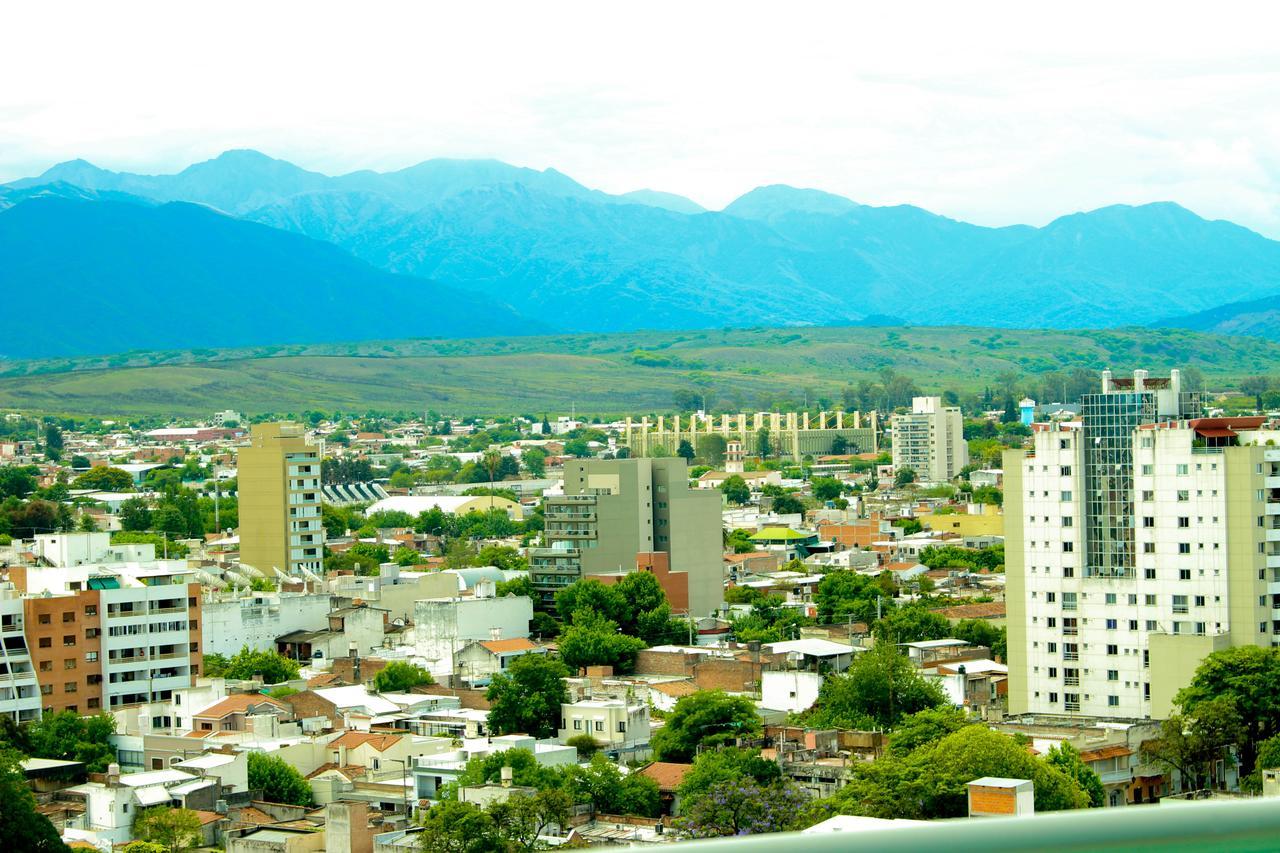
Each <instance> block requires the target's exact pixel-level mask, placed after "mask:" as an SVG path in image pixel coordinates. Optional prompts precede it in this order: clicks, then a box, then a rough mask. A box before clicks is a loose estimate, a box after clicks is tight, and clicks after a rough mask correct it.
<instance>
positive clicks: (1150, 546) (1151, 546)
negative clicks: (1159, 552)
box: [1142, 542, 1156, 554]
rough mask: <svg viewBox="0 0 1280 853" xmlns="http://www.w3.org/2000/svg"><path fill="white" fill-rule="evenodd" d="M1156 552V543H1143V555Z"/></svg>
mask: <svg viewBox="0 0 1280 853" xmlns="http://www.w3.org/2000/svg"><path fill="white" fill-rule="evenodd" d="M1155 552H1156V543H1154V542H1143V543H1142V553H1144V554H1154V553H1155Z"/></svg>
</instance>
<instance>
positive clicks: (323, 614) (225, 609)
mask: <svg viewBox="0 0 1280 853" xmlns="http://www.w3.org/2000/svg"><path fill="white" fill-rule="evenodd" d="M329 602H330V599H329V595H328V594H327V593H321V594H314V593H306V594H302V595H296V594H294V595H291V594H288V593H280V594H274V593H273V594H267V595H260V596H255V597H253V598H244V599H239V600H233V601H210V602H205V604H204V607H203V608H202V610H203V611H204V612H203V616H202V618H203V619H204V623H203V624H202V625H201V633H200V639H201V642H202V647H203V649H204V652H205V654H212V653H216V654H220V655H227V656H228V657H229V656H231V655H234V654H235V653H236V652H238V651H240V649H241V648H242V647H244V646H246V645H247V646H249V648H251V649H256V650H265V649H274V648H275V647H276V643H275V640H276V637H279V636H281V635H282V634H288V633H289V632H290V631H320V630H323V629H325V628H328V627H329V609H330V606H329Z"/></svg>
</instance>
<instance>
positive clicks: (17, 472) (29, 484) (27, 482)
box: [0, 465, 38, 498]
mask: <svg viewBox="0 0 1280 853" xmlns="http://www.w3.org/2000/svg"><path fill="white" fill-rule="evenodd" d="M37 471H38V469H37V468H36V467H35V466H34V465H22V466H18V465H9V466H6V467H4V468H0V498H25V497H26V496H27V495H29V494H31V493H32V492H34V491H35V490H36V476H35V475H36V473H37Z"/></svg>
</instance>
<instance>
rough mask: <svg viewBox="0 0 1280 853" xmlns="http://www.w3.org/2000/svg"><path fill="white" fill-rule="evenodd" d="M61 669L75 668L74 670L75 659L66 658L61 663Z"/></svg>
mask: <svg viewBox="0 0 1280 853" xmlns="http://www.w3.org/2000/svg"><path fill="white" fill-rule="evenodd" d="M62 668H63V669H75V668H76V659H75V658H67V659H66V660H64V661H63V662H62Z"/></svg>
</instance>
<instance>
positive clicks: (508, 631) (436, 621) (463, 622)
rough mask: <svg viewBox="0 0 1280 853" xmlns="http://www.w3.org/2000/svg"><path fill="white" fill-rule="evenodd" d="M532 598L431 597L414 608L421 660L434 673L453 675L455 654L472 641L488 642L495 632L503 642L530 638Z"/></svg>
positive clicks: (416, 638)
mask: <svg viewBox="0 0 1280 853" xmlns="http://www.w3.org/2000/svg"><path fill="white" fill-rule="evenodd" d="M532 618H533V599H531V598H529V597H527V596H515V595H508V596H504V597H502V598H452V599H447V598H432V599H424V600H422V601H419V602H417V604H416V605H415V606H414V638H415V645H416V647H417V653H418V656H419V657H422V658H426V659H427V660H428V661H430V662H431V667H430V668H431V671H432V672H452V671H453V668H454V663H453V655H454V652H457V651H460V650H461V649H462V647H463V646H465V645H466V644H467V643H468V642H469V641H471V640H488V639H491V638H492V635H493V631H494V630H495V629H496V630H497V631H498V632H499V634H500V637H501V638H502V639H504V640H512V639H518V638H523V637H528V636H529V620H530V619H532Z"/></svg>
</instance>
